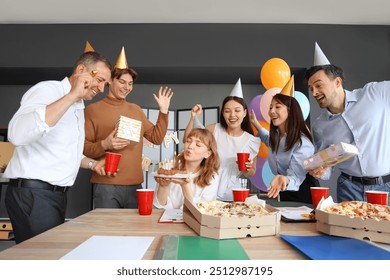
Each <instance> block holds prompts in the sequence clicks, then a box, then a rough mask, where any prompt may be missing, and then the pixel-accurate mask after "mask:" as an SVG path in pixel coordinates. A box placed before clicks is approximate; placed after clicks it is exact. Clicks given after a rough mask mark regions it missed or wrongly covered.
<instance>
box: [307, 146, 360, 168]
mask: <svg viewBox="0 0 390 280" xmlns="http://www.w3.org/2000/svg"><path fill="white" fill-rule="evenodd" d="M358 154H359V150H358V148H357V147H356V146H355V145H352V144H347V143H343V142H340V143H339V144H337V145H331V146H329V147H328V148H326V149H324V150H321V151H319V152H318V153H316V154H314V155H312V156H310V157H308V158H306V159H304V160H303V161H302V165H303V168H305V170H312V169H315V168H317V167H320V166H335V165H337V164H339V163H340V162H343V161H345V160H347V159H349V158H351V157H353V156H356V155H358Z"/></svg>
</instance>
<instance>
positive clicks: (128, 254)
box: [61, 235, 154, 260]
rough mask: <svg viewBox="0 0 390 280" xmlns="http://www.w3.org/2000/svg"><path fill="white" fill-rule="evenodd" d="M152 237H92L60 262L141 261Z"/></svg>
mask: <svg viewBox="0 0 390 280" xmlns="http://www.w3.org/2000/svg"><path fill="white" fill-rule="evenodd" d="M153 239H154V237H153V236H96V235H94V236H92V237H91V238H89V239H88V240H86V241H85V242H83V243H81V244H80V245H79V246H78V247H76V248H75V249H73V250H72V251H70V252H69V253H68V254H66V255H65V256H63V257H62V258H61V260H141V259H142V257H143V256H144V255H145V253H146V251H147V250H148V248H149V246H150V244H152V242H153Z"/></svg>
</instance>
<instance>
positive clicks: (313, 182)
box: [280, 173, 320, 204]
mask: <svg viewBox="0 0 390 280" xmlns="http://www.w3.org/2000/svg"><path fill="white" fill-rule="evenodd" d="M319 186H320V182H318V180H317V179H316V178H314V177H313V176H311V175H310V174H309V173H307V174H306V178H305V180H304V181H303V182H302V184H301V185H300V186H299V190H298V191H284V192H280V200H281V201H297V202H303V203H307V204H312V203H313V202H312V200H311V193H310V187H319Z"/></svg>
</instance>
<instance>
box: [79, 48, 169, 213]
mask: <svg viewBox="0 0 390 280" xmlns="http://www.w3.org/2000/svg"><path fill="white" fill-rule="evenodd" d="M136 78H137V73H136V72H135V71H134V70H133V69H131V68H129V67H128V64H127V60H126V56H125V52H124V48H122V51H121V54H120V55H119V57H118V60H117V62H116V65H115V67H114V70H113V71H112V75H111V79H112V80H111V81H110V82H109V92H108V95H107V96H106V97H105V98H104V99H102V100H100V101H98V102H96V103H93V104H91V105H89V106H87V107H86V108H85V144H84V154H85V155H86V156H88V157H91V158H94V159H100V158H103V157H104V156H105V153H106V152H107V151H111V152H115V153H119V154H121V160H120V162H119V166H118V169H119V172H118V174H117V175H116V176H115V177H107V176H106V177H104V176H99V175H98V174H92V177H91V182H92V183H93V189H94V190H93V191H94V196H93V201H94V207H95V208H137V207H138V204H137V197H136V190H137V189H140V188H142V185H141V184H142V182H143V181H144V177H143V171H142V166H141V164H142V149H143V138H144V137H145V138H146V139H147V140H148V141H150V142H151V143H153V144H156V145H160V144H161V143H162V141H163V140H164V137H165V134H166V132H167V128H168V111H169V104H170V100H171V98H172V95H173V92H172V91H171V89H170V88H168V87H160V90H159V92H158V94H153V95H154V98H155V100H156V101H157V103H158V105H159V108H160V112H159V116H158V119H157V122H156V124H155V125H154V124H153V123H152V122H150V121H149V120H148V118H147V117H146V115H145V113H144V112H143V111H142V109H141V107H139V106H138V105H136V104H133V103H130V102H127V101H126V97H127V95H128V94H129V93H130V92H131V91H132V89H133V83H134V81H135V79H136ZM119 116H125V117H129V118H132V119H134V120H138V121H140V122H141V123H142V125H141V133H140V139H139V142H135V141H130V140H126V139H123V138H119V137H115V134H116V128H115V126H116V123H117V121H118V119H119Z"/></svg>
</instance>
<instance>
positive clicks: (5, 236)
mask: <svg viewBox="0 0 390 280" xmlns="http://www.w3.org/2000/svg"><path fill="white" fill-rule="evenodd" d="M12 238H14V232H13V231H12V230H0V240H10V239H12Z"/></svg>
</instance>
